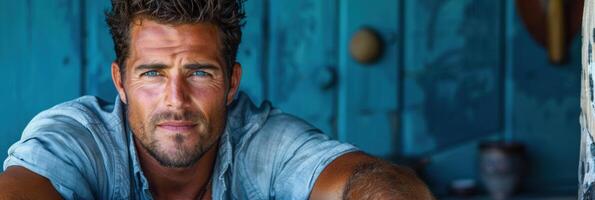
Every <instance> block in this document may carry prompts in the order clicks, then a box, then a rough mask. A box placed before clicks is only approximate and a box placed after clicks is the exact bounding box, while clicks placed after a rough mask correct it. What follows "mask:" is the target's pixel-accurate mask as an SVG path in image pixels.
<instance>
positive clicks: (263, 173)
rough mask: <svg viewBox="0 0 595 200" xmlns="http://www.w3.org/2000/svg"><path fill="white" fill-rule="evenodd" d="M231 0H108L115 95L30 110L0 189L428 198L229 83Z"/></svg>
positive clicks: (97, 194)
mask: <svg viewBox="0 0 595 200" xmlns="http://www.w3.org/2000/svg"><path fill="white" fill-rule="evenodd" d="M241 4H242V2H241V1H236V0H159V1H156V0H112V10H111V11H110V12H109V13H108V14H107V21H108V24H109V26H110V29H111V33H112V37H113V40H114V43H115V51H116V56H117V58H116V61H114V63H112V66H111V69H112V78H113V81H114V85H115V86H116V89H117V91H118V94H119V95H118V97H117V98H116V104H115V105H113V106H110V105H106V104H105V103H104V102H102V101H101V100H98V99H96V98H94V97H89V96H87V97H81V98H79V99H76V100H74V101H70V102H66V103H63V104H60V105H58V106H55V107H53V108H51V109H49V110H47V111H44V112H42V113H40V114H39V115H37V116H36V117H35V118H34V119H33V120H32V121H31V122H30V123H29V125H28V126H27V128H26V129H25V130H24V132H23V136H22V138H21V140H20V141H18V142H17V143H15V144H14V145H13V146H12V147H11V148H10V150H9V156H8V158H7V159H6V160H5V162H4V169H5V172H4V173H3V174H2V175H0V196H1V197H4V198H11V199H12V198H25V199H48V198H56V199H57V198H60V197H62V198H65V199H153V198H154V199H307V198H311V199H431V198H432V197H431V195H430V193H429V191H428V190H427V188H426V187H425V185H424V184H423V183H422V182H421V181H420V180H419V179H417V178H416V177H415V175H414V174H412V173H410V172H408V171H407V170H405V169H403V168H400V167H397V166H394V165H391V164H388V163H386V162H383V161H381V160H378V159H376V158H373V157H371V156H368V155H366V154H364V153H362V152H359V151H358V150H357V149H356V148H354V147H353V146H351V145H348V144H341V143H339V142H337V141H333V140H329V139H328V138H327V137H325V136H324V135H323V134H321V133H320V132H319V131H318V130H317V129H315V128H314V127H312V126H311V125H309V124H307V123H306V122H303V121H301V120H299V119H297V118H295V117H292V116H290V115H288V114H284V113H282V112H281V111H279V110H277V109H274V108H272V107H271V106H270V104H268V103H264V104H263V105H261V106H260V107H257V106H255V105H254V104H253V103H252V102H251V101H250V100H249V99H248V97H247V96H246V95H244V94H242V93H238V87H239V84H240V78H241V75H242V68H241V66H240V64H239V63H237V62H236V52H237V49H238V45H239V43H240V40H241V34H242V32H241V25H242V23H243V19H244V12H243V10H242V5H241Z"/></svg>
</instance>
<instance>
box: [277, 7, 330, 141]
mask: <svg viewBox="0 0 595 200" xmlns="http://www.w3.org/2000/svg"><path fill="white" fill-rule="evenodd" d="M268 20H269V26H270V37H269V49H270V51H269V52H270V53H269V58H268V59H269V65H268V66H269V69H268V71H269V72H268V80H269V81H268V83H267V87H268V88H269V89H268V90H269V93H270V96H269V98H270V99H271V100H272V102H273V103H274V104H275V105H276V106H277V107H279V108H281V109H282V110H284V111H286V112H288V113H292V114H295V115H297V116H299V117H301V118H303V119H305V120H306V121H308V122H310V123H312V124H314V125H315V126H316V127H318V128H320V129H321V130H322V131H324V132H325V133H327V134H331V135H332V133H333V132H334V128H333V127H334V120H335V119H334V116H335V115H334V113H335V112H334V111H335V108H334V106H333V105H334V102H335V96H336V90H335V87H334V81H335V80H334V77H335V73H336V64H335V63H336V42H335V36H336V28H335V24H336V2H335V1H319V0H302V1H291V0H284V1H270V18H269V19H268Z"/></svg>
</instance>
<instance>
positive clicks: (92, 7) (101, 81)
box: [83, 0, 117, 102]
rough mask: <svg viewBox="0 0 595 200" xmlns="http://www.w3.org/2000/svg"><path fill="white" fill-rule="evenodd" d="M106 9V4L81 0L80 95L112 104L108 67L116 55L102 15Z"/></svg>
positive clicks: (112, 88)
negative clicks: (81, 70)
mask: <svg viewBox="0 0 595 200" xmlns="http://www.w3.org/2000/svg"><path fill="white" fill-rule="evenodd" d="M110 8H111V4H110V1H109V0H102V1H96V0H84V9H85V15H84V19H85V23H84V25H85V27H84V29H83V31H84V32H83V33H84V36H85V37H84V41H85V51H84V52H85V54H84V59H85V67H86V68H85V76H84V79H85V80H84V87H85V91H84V93H85V94H88V95H94V96H98V97H100V98H102V99H104V100H106V101H108V102H113V101H114V100H115V96H116V94H117V93H116V89H115V87H114V84H113V82H112V76H111V63H112V62H113V61H114V60H115V58H116V54H115V52H114V44H113V41H112V38H111V35H110V33H109V28H108V26H107V23H106V21H105V12H106V11H107V10H109V9H110Z"/></svg>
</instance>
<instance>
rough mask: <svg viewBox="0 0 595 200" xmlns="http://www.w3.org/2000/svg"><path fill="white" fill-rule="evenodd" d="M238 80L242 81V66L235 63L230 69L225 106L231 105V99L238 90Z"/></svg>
mask: <svg viewBox="0 0 595 200" xmlns="http://www.w3.org/2000/svg"><path fill="white" fill-rule="evenodd" d="M240 79H242V65H240V63H235V64H234V65H233V67H232V69H231V77H230V80H229V90H228V91H227V105H229V104H231V102H232V101H233V97H234V96H235V95H236V93H237V92H238V90H239V88H240Z"/></svg>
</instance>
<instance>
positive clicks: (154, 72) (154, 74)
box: [142, 71, 161, 77]
mask: <svg viewBox="0 0 595 200" xmlns="http://www.w3.org/2000/svg"><path fill="white" fill-rule="evenodd" d="M142 75H143V76H150V77H153V76H159V75H161V74H159V72H156V71H148V72H145V73H143V74H142Z"/></svg>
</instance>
